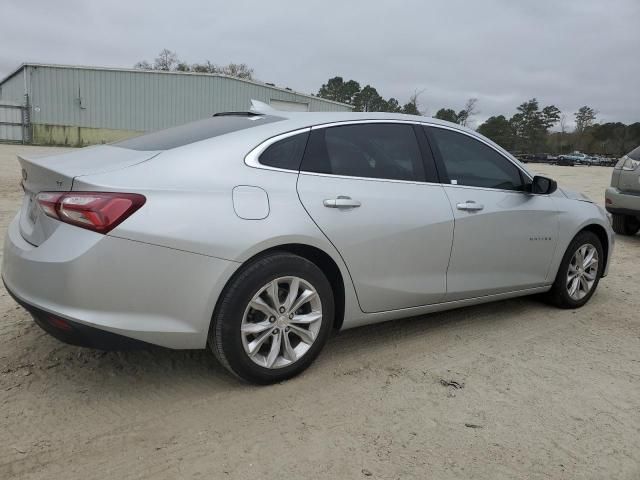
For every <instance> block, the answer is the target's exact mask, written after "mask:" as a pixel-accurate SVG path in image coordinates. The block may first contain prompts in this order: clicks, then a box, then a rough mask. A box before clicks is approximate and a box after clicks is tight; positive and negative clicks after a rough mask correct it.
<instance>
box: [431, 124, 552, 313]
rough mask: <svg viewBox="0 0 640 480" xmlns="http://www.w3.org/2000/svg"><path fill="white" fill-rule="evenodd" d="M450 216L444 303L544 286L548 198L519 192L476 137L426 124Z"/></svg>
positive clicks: (510, 170)
mask: <svg viewBox="0 0 640 480" xmlns="http://www.w3.org/2000/svg"><path fill="white" fill-rule="evenodd" d="M426 132H427V134H428V136H429V139H430V140H431V145H432V146H433V147H434V153H435V155H436V159H437V161H438V165H439V170H440V171H441V172H440V173H441V178H442V181H443V185H444V189H445V192H446V194H447V196H448V198H449V201H450V203H451V207H452V209H453V213H454V217H455V232H454V240H453V248H452V250H451V261H450V263H449V270H448V274H447V296H446V300H447V301H453V300H461V299H465V298H473V297H480V296H484V295H491V294H497V293H503V292H508V291H514V290H521V289H526V288H530V287H536V286H540V285H544V284H547V283H549V281H550V280H549V267H550V264H551V260H552V257H553V254H554V252H555V249H556V245H557V243H558V228H559V225H558V221H559V220H558V212H557V211H556V208H555V206H554V203H553V199H552V198H551V197H550V196H549V195H535V194H531V193H527V192H526V191H525V189H526V187H525V184H527V183H529V182H530V179H529V178H528V177H527V176H526V175H525V174H524V173H523V172H522V171H521V170H520V169H519V168H518V167H517V166H516V165H515V163H513V162H512V161H511V160H509V159H508V158H507V157H505V156H504V155H503V154H502V153H500V152H499V151H498V150H496V149H494V148H493V147H491V146H490V145H488V144H485V143H484V142H481V141H480V140H479V139H477V138H475V137H473V136H471V135H468V134H465V133H462V132H459V131H454V130H451V129H448V128H441V127H435V126H434V127H427V128H426Z"/></svg>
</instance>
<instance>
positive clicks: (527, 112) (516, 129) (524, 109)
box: [509, 98, 560, 152]
mask: <svg viewBox="0 0 640 480" xmlns="http://www.w3.org/2000/svg"><path fill="white" fill-rule="evenodd" d="M559 118H560V110H558V108H556V107H555V106H553V105H549V106H547V107H544V108H543V109H542V111H540V109H539V106H538V100H537V99H535V98H532V99H531V100H528V101H526V102H524V103H522V104H520V105H519V106H518V113H516V114H515V115H514V116H513V117H511V119H510V120H509V122H510V123H511V127H512V129H513V133H514V137H515V141H514V148H515V149H517V150H527V151H529V152H535V151H537V150H539V149H541V148H542V147H545V145H546V140H547V136H548V134H549V128H550V127H551V126H552V125H554V124H555V123H556V122H557V121H558V119H559Z"/></svg>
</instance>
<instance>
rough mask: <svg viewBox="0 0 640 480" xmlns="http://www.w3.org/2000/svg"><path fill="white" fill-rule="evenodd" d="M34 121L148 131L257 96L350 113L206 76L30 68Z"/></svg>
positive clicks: (239, 104) (242, 107)
mask: <svg viewBox="0 0 640 480" xmlns="http://www.w3.org/2000/svg"><path fill="white" fill-rule="evenodd" d="M27 70H28V72H27V75H28V77H27V78H28V83H29V92H30V98H31V106H32V117H31V121H32V123H34V124H47V125H65V126H80V127H89V128H100V129H112V130H135V131H148V130H155V129H158V128H166V127H170V126H174V125H179V124H182V123H186V122H189V121H192V120H198V119H201V118H205V117H208V116H210V115H213V114H214V113H217V112H222V111H232V110H246V109H247V108H248V107H249V102H250V100H251V99H256V100H260V101H263V102H265V103H269V102H270V100H271V99H276V100H282V101H289V102H301V103H308V104H309V110H310V111H349V110H350V108H349V107H347V106H344V105H340V104H336V103H330V102H327V101H323V100H320V99H315V98H312V97H307V96H303V95H299V94H295V93H293V92H288V91H284V90H281V89H277V88H271V87H269V86H264V85H261V84H256V83H254V82H247V81H242V80H238V79H233V78H228V77H221V76H214V75H201V74H171V73H156V72H145V71H127V70H124V71H122V70H98V69H96V70H91V69H86V68H69V67H49V66H28V67H27Z"/></svg>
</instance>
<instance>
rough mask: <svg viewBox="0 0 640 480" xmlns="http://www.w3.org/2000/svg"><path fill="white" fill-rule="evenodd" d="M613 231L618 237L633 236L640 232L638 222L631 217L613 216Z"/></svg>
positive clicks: (639, 223)
mask: <svg viewBox="0 0 640 480" xmlns="http://www.w3.org/2000/svg"><path fill="white" fill-rule="evenodd" d="M611 226H612V227H613V231H614V232H616V233H617V234H619V235H635V234H636V233H638V231H639V230H640V220H638V218H637V217H633V216H631V215H620V214H617V213H614V214H613V222H612V225H611Z"/></svg>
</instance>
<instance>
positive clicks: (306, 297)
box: [290, 290, 317, 312]
mask: <svg viewBox="0 0 640 480" xmlns="http://www.w3.org/2000/svg"><path fill="white" fill-rule="evenodd" d="M316 295H317V294H316V292H314V291H313V290H304V291H303V292H302V293H301V294H300V296H299V297H298V298H297V299H296V301H295V303H294V304H293V305H292V306H291V308H290V311H291V312H295V311H296V310H298V309H299V308H300V307H301V306H302V305H304V304H305V303H307V302H309V301H310V300H311V299H312V298H313V297H315V296H316Z"/></svg>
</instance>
